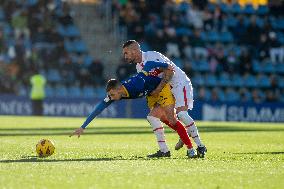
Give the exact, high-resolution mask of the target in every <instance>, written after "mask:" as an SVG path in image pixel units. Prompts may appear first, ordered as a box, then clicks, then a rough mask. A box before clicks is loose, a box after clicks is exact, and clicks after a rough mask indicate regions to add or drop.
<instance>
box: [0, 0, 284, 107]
mask: <svg viewBox="0 0 284 189" xmlns="http://www.w3.org/2000/svg"><path fill="white" fill-rule="evenodd" d="M102 3H110V4H111V13H112V16H113V17H115V16H118V17H119V19H118V22H119V27H120V28H122V29H124V30H126V31H127V39H135V40H137V41H139V42H140V43H141V47H142V49H143V50H144V51H147V50H155V51H159V52H161V53H163V54H165V55H166V56H168V57H169V58H170V59H171V60H172V61H173V62H174V63H175V64H176V65H178V66H179V67H180V68H182V69H183V70H184V71H185V72H186V74H187V75H188V76H189V78H190V79H191V80H192V84H193V86H194V93H195V94H194V95H195V99H198V100H204V101H221V102H234V101H242V102H256V103H260V102H284V18H283V13H284V12H283V11H281V10H282V8H283V1H276V3H274V2H273V1H271V2H270V3H269V2H268V4H266V3H265V4H262V5H258V6H257V7H256V6H253V5H252V4H245V5H242V4H240V3H238V1H217V2H211V1H207V0H192V1H174V0H155V1H151V0H135V1H134V0H120V1H118V0H112V1H103V2H102ZM281 3H282V4H281ZM0 5H1V8H0V94H17V95H21V96H26V95H27V94H28V91H29V85H30V84H29V78H30V76H31V75H32V74H33V71H35V70H39V71H40V73H41V74H43V75H44V76H45V77H46V79H47V86H46V94H47V96H48V97H53V96H63V97H66V96H73V97H100V96H102V95H103V94H104V84H105V81H106V79H107V78H106V75H105V72H106V70H107V69H108V68H107V67H106V66H105V62H103V61H102V60H98V59H96V57H92V56H90V53H89V51H90V49H88V47H87V45H86V44H85V42H84V41H83V40H82V36H81V33H80V31H79V29H78V27H76V24H75V23H74V20H73V19H74V17H73V14H72V9H71V8H70V6H69V4H68V3H67V2H65V1H61V0H28V1H20V0H11V1H5V0H2V1H1V0H0ZM102 27H103V26H102ZM94 35H96V34H94ZM117 48H121V46H119V47H117ZM117 60H118V63H117V64H116V65H114V66H115V67H116V77H117V78H118V79H120V80H123V79H125V78H126V77H128V76H129V75H131V74H134V73H135V71H136V70H135V67H134V66H132V65H128V64H126V63H124V62H123V61H122V60H121V57H117ZM120 60H121V61H120Z"/></svg>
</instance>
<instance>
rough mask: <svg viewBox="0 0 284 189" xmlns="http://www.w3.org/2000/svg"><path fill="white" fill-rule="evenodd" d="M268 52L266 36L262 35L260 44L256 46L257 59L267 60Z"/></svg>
mask: <svg viewBox="0 0 284 189" xmlns="http://www.w3.org/2000/svg"><path fill="white" fill-rule="evenodd" d="M268 52H269V43H268V39H267V36H266V35H265V34H264V33H263V34H261V35H260V42H259V44H258V46H257V54H258V56H257V58H259V60H261V61H262V60H265V59H266V58H268V57H269V56H268Z"/></svg>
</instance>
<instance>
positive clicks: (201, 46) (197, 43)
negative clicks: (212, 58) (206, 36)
mask: <svg viewBox="0 0 284 189" xmlns="http://www.w3.org/2000/svg"><path fill="white" fill-rule="evenodd" d="M200 35H201V32H200V30H194V35H193V37H192V38H191V39H190V44H191V46H192V47H193V53H194V57H195V58H197V59H200V58H204V57H207V50H206V48H205V43H204V41H203V40H202V39H201V36H200Z"/></svg>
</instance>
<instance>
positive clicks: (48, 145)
mask: <svg viewBox="0 0 284 189" xmlns="http://www.w3.org/2000/svg"><path fill="white" fill-rule="evenodd" d="M54 151H55V147H54V143H53V142H52V141H50V140H48V139H41V140H40V141H39V142H38V143H37V145H36V153H37V155H38V156H39V157H48V156H51V155H52V154H53V153H54Z"/></svg>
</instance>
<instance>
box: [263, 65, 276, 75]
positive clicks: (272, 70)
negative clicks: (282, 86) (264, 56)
mask: <svg viewBox="0 0 284 189" xmlns="http://www.w3.org/2000/svg"><path fill="white" fill-rule="evenodd" d="M261 70H262V71H263V72H264V73H269V74H270V73H275V67H274V65H273V64H272V63H271V62H265V63H264V65H263V66H262V69H261Z"/></svg>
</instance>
